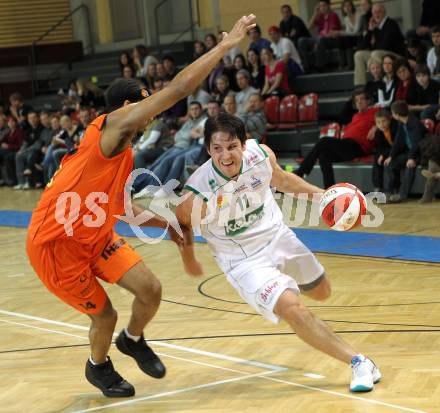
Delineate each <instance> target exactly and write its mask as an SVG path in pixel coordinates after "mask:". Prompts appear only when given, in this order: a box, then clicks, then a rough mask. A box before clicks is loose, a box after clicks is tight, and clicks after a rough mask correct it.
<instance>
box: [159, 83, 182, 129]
mask: <svg viewBox="0 0 440 413" xmlns="http://www.w3.org/2000/svg"><path fill="white" fill-rule="evenodd" d="M169 83H170V80H165V81H164V82H163V87H164V88H166V87H167V85H168V84H169ZM187 111H188V107H187V105H186V97H185V98H183V99H181V100H179V101H178V102H176V103H175V104H174V105H173V106H171V107H170V108H169V109H167V110H165V111H163V112H162V113H161V114H160V118H161V119H162V120H163V121H164V122H166V124H167V126H168V127H169V128H170V129H178V128H179V127H180V125H181V124H182V123H183V122H185V121H186V120H187V116H186V115H187Z"/></svg>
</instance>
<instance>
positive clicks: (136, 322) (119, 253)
mask: <svg viewBox="0 0 440 413" xmlns="http://www.w3.org/2000/svg"><path fill="white" fill-rule="evenodd" d="M93 270H94V273H95V274H96V275H97V276H98V277H99V278H102V279H103V280H105V281H107V282H110V283H117V284H118V285H119V286H121V287H122V288H124V289H126V290H127V291H129V292H131V293H132V294H133V295H134V300H133V303H132V314H131V317H130V321H129V322H128V325H127V327H126V328H124V329H123V330H122V331H121V333H120V334H119V336H118V337H117V339H116V347H117V348H118V349H119V350H120V351H121V352H122V353H124V354H126V355H128V356H131V357H133V358H134V359H135V360H136V362H137V364H138V366H139V367H140V368H141V370H142V371H143V372H145V373H146V374H149V375H150V376H152V377H155V378H161V377H163V376H164V375H165V373H166V369H165V366H164V365H163V364H162V362H161V361H160V359H159V358H158V357H157V356H156V354H154V352H153V351H152V350H151V348H150V347H149V346H148V345H147V344H146V342H145V339H144V335H143V330H144V328H145V326H146V325H147V323H148V322H149V321H150V320H151V319H152V318H153V317H154V315H155V314H156V312H157V309H158V308H159V304H160V300H161V296H162V287H161V284H160V282H159V280H158V279H157V278H156V277H155V276H154V275H153V273H152V272H151V271H150V270H149V269H148V268H147V267H146V265H145V264H144V263H143V262H142V258H141V257H140V256H139V255H138V254H137V253H136V251H134V250H133V249H132V248H131V247H130V246H129V245H128V244H127V243H126V242H125V240H124V239H123V238H120V237H119V236H118V235H117V234H115V233H113V234H109V239H107V240H105V242H104V245H103V248H102V253H101V254H100V255H99V258H98V259H97V261H96V262H95V263H94V265H93Z"/></svg>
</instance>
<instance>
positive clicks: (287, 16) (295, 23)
mask: <svg viewBox="0 0 440 413" xmlns="http://www.w3.org/2000/svg"><path fill="white" fill-rule="evenodd" d="M281 16H282V20H281V21H280V31H281V36H283V37H287V38H289V39H290V40H291V41H292V42H293V43H294V44H295V46H297V45H298V40H299V39H301V37H311V36H310V32H309V30H308V29H307V27H306V25H305V24H304V22H303V21H302V19H301V18H300V17H298V16H295V15H294V14H293V12H292V8H291V7H290V6H289V5H288V4H284V5H282V6H281Z"/></svg>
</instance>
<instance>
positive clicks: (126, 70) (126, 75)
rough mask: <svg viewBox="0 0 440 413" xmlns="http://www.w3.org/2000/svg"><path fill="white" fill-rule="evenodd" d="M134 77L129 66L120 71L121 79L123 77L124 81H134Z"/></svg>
mask: <svg viewBox="0 0 440 413" xmlns="http://www.w3.org/2000/svg"><path fill="white" fill-rule="evenodd" d="M134 75H135V73H134V70H133V68H132V67H131V66H125V67H124V68H123V69H122V77H124V78H125V79H134V78H135V76H134Z"/></svg>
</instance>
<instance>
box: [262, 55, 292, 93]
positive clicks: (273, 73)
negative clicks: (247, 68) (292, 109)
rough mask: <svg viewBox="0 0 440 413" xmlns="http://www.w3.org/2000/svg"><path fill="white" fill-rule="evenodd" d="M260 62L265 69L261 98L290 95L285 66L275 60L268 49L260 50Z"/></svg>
mask: <svg viewBox="0 0 440 413" xmlns="http://www.w3.org/2000/svg"><path fill="white" fill-rule="evenodd" d="M261 60H262V62H263V64H264V67H265V79H264V87H263V90H262V91H261V94H262V95H263V96H265V97H266V96H269V95H277V96H280V97H281V96H285V95H288V94H289V93H290V90H289V81H288V76H287V69H286V65H285V64H284V63H283V62H282V61H281V60H276V59H275V56H274V53H273V50H272V49H271V48H270V47H264V48H263V49H261Z"/></svg>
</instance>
